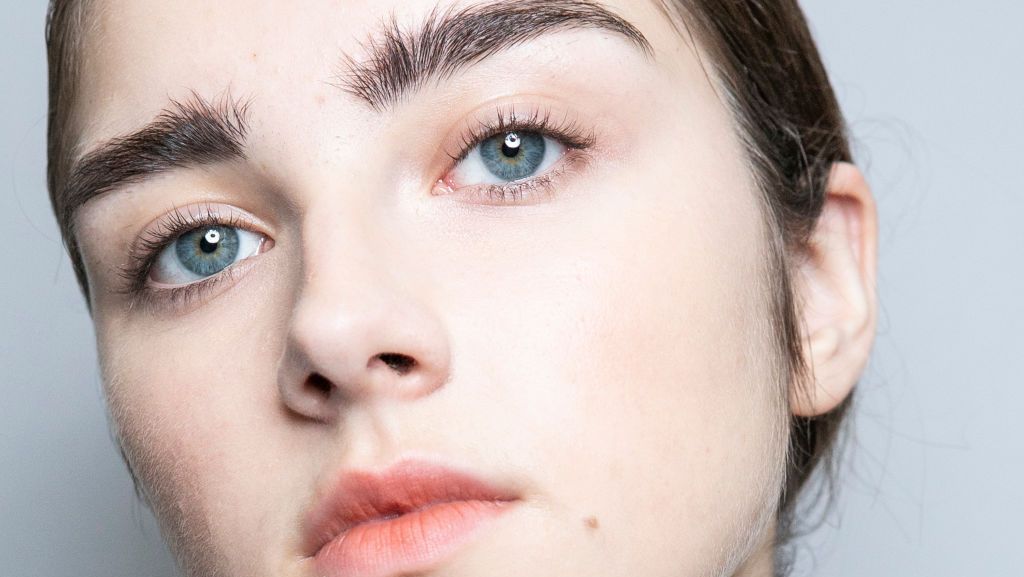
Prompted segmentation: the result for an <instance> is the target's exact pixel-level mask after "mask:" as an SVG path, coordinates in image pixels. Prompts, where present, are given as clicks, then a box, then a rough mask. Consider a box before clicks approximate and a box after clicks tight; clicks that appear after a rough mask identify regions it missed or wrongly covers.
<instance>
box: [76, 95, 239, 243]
mask: <svg viewBox="0 0 1024 577" xmlns="http://www.w3.org/2000/svg"><path fill="white" fill-rule="evenodd" d="M249 104H250V102H241V101H238V100H234V99H232V98H231V97H230V96H225V97H224V98H222V99H220V100H218V102H216V103H211V102H210V101H208V100H206V99H204V98H203V97H202V96H200V95H199V94H197V93H195V92H194V91H193V92H192V93H191V96H190V97H189V98H188V99H186V100H183V101H177V100H171V101H170V104H169V105H168V106H167V107H166V108H165V109H164V110H163V111H162V112H160V114H159V115H157V117H156V118H155V119H154V120H153V121H152V122H150V123H149V124H147V125H146V126H144V127H142V128H140V129H139V130H137V131H135V132H132V133H130V134H128V135H126V136H119V137H115V138H112V139H110V140H108V141H107V142H105V143H103V144H101V145H99V146H98V147H97V148H95V149H93V150H91V151H89V152H87V153H86V154H85V155H83V156H82V157H81V158H80V159H79V160H78V161H77V162H75V164H74V166H73V167H72V168H71V170H70V172H69V176H68V179H67V182H66V185H65V186H64V193H63V195H62V198H61V203H60V208H59V210H58V214H59V216H60V217H61V220H62V221H63V222H64V223H71V222H73V221H72V218H73V217H74V213H75V211H77V210H78V209H79V208H80V207H81V206H82V205H83V204H85V203H86V202H89V201H90V200H92V199H93V198H96V197H97V196H100V195H102V194H104V193H107V192H110V191H112V190H114V189H116V188H118V187H121V186H124V185H126V184H132V183H138V182H141V181H143V180H145V179H147V178H151V177H153V176H156V175H158V174H162V173H164V172H167V171H169V170H171V169H175V168H186V167H194V166H199V165H205V164H213V163H217V162H226V161H230V160H241V159H244V158H245V138H246V133H247V131H248V110H249Z"/></svg>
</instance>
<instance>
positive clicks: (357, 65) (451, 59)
mask: <svg viewBox="0 0 1024 577" xmlns="http://www.w3.org/2000/svg"><path fill="white" fill-rule="evenodd" d="M579 29H597V30H603V31H607V32H612V33H615V34H618V35H619V36H622V37H625V38H626V39H628V40H629V41H630V42H631V43H632V44H633V45H635V46H636V47H637V48H639V49H640V51H641V52H642V53H643V55H644V56H645V57H647V56H650V55H651V54H652V53H653V50H652V48H651V44H650V42H648V40H647V38H645V37H644V35H643V34H642V33H641V32H640V31H639V30H638V29H637V28H636V27H635V26H633V25H632V24H630V23H629V22H628V21H627V20H625V19H624V18H622V17H620V16H618V15H616V14H614V13H613V12H611V11H610V10H608V9H607V8H605V7H603V6H601V5H600V4H598V3H596V2H592V1H589V0H553V1H552V0H500V1H497V2H489V3H486V4H475V5H471V6H469V7H464V8H462V9H460V10H458V11H456V10H455V9H454V7H449V8H448V9H446V10H444V11H440V9H439V7H437V6H435V7H434V8H433V9H432V10H431V11H430V13H429V14H428V15H427V18H426V20H425V22H424V23H423V24H422V25H421V26H420V27H419V28H418V29H415V30H405V29H403V28H402V27H401V26H400V25H399V24H398V22H397V20H396V18H395V15H394V13H392V14H391V18H390V20H388V21H387V22H385V23H384V24H383V25H382V28H381V30H380V31H379V32H378V33H377V34H375V35H372V36H371V38H370V40H369V41H367V42H365V43H364V44H363V51H364V52H365V53H366V55H365V56H364V57H362V58H360V59H356V58H354V57H352V56H350V55H343V57H342V71H341V73H340V74H339V75H338V77H339V78H338V83H337V84H335V85H336V86H339V87H340V88H341V89H343V90H345V91H346V92H348V93H350V94H352V95H354V96H356V97H358V98H360V99H361V100H363V101H364V102H366V103H367V104H368V105H369V106H370V107H371V108H373V109H374V110H377V111H382V110H385V109H387V108H389V107H391V106H393V105H394V104H396V103H398V102H400V101H401V100H402V99H403V98H404V97H407V96H409V95H410V94H411V93H413V92H414V91H416V90H417V89H418V88H420V87H421V86H422V85H423V84H424V83H425V82H426V81H428V80H430V79H437V80H442V79H445V78H449V77H451V76H452V75H454V74H455V73H456V72H458V71H460V70H462V69H463V68H465V67H466V66H469V65H472V64H476V63H478V62H479V61H481V60H483V59H484V58H487V57H489V56H492V55H494V54H496V53H498V52H501V51H503V50H508V49H510V48H512V47H514V46H517V45H519V44H522V43H524V42H527V41H530V40H534V39H536V38H537V37H539V36H543V35H545V34H549V33H554V32H559V31H565V30H579Z"/></svg>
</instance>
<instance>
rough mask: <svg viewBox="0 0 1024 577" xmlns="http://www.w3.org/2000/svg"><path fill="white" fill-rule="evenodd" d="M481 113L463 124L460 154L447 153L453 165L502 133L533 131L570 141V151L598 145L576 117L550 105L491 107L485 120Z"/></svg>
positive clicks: (513, 103)
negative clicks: (480, 144) (484, 142)
mask: <svg viewBox="0 0 1024 577" xmlns="http://www.w3.org/2000/svg"><path fill="white" fill-rule="evenodd" d="M517 107H518V108H517ZM524 109H525V110H524ZM481 112H482V111H481V110H478V111H477V112H476V113H475V114H470V115H469V117H468V120H466V121H464V123H463V126H462V127H461V135H460V137H459V145H458V151H457V153H456V154H452V153H451V152H449V151H447V150H446V151H445V155H446V156H448V158H449V159H451V160H452V161H453V162H454V163H457V162H460V161H462V160H463V159H465V157H466V155H467V154H468V153H469V152H470V151H471V150H472V149H473V147H474V146H476V145H478V144H479V143H480V142H482V141H483V140H486V139H487V138H490V137H492V136H495V135H496V134H499V133H501V132H502V131H503V130H533V131H536V132H539V133H542V134H544V135H545V136H550V137H554V138H563V139H564V138H568V139H569V140H570V141H571V142H565V144H566V145H567V146H569V147H570V148H589V147H591V146H593V145H594V143H595V142H596V136H595V133H594V131H593V130H589V129H585V128H584V126H583V124H582V123H581V122H580V121H579V119H578V118H577V117H575V116H573V115H571V114H570V113H569V112H567V111H556V110H555V109H554V108H553V107H551V106H549V105H533V104H517V103H515V102H512V103H505V104H491V105H490V108H484V109H483V116H481Z"/></svg>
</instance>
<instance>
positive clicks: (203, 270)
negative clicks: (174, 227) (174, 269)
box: [174, 226, 238, 277]
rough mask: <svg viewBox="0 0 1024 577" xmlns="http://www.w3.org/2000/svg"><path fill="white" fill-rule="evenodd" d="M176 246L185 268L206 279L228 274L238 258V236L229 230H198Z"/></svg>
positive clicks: (223, 227)
mask: <svg viewBox="0 0 1024 577" xmlns="http://www.w3.org/2000/svg"><path fill="white" fill-rule="evenodd" d="M174 244H175V247H174V248H175V252H176V253H177V255H178V261H179V262H181V264H182V266H184V267H185V269H186V270H188V271H189V272H191V273H193V274H196V275H199V276H203V277H205V276H210V275H213V274H216V273H218V272H220V271H222V270H224V269H225V268H227V266H228V265H230V264H231V263H233V262H235V257H236V256H238V232H237V231H236V230H235V229H234V228H231V227H226V226H204V227H203V228H197V229H195V230H193V231H191V232H186V233H185V234H183V235H181V236H180V237H179V238H178V240H177V241H176V242H175V243H174Z"/></svg>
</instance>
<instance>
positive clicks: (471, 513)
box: [315, 501, 512, 577]
mask: <svg viewBox="0 0 1024 577" xmlns="http://www.w3.org/2000/svg"><path fill="white" fill-rule="evenodd" d="M511 504H512V502H511V501H453V502H450V503H439V504H437V505H431V506H428V507H425V508H423V509H420V510H418V511H414V512H412V513H406V514H405V515H401V516H399V517H394V518H391V519H386V520H375V521H367V522H365V523H361V524H359V525H356V526H355V527H352V528H351V529H349V530H348V531H346V532H344V533H342V534H341V535H339V536H338V537H336V538H335V539H334V540H333V541H331V542H329V543H327V544H326V545H324V546H323V548H322V549H320V551H319V552H318V553H317V554H316V560H315V566H316V570H317V574H318V575H322V576H323V577H388V576H391V575H396V574H400V573H404V572H409V571H422V570H424V569H427V568H429V567H430V566H432V565H435V564H438V563H441V562H443V561H444V560H445V559H447V558H448V557H449V556H451V555H452V554H454V553H455V552H456V551H457V550H458V549H459V548H461V547H462V546H464V545H465V544H466V543H467V542H468V541H469V540H470V539H472V538H473V536H474V534H475V533H476V532H477V529H479V528H480V526H481V525H483V524H484V523H485V522H486V521H488V520H490V519H493V518H495V517H497V516H498V515H501V514H502V513H504V512H505V511H506V510H507V509H508V506H509V505H511Z"/></svg>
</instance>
